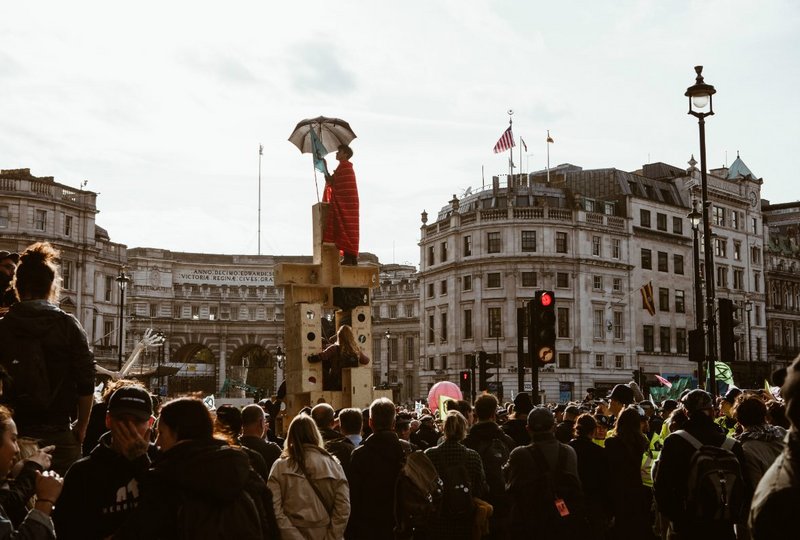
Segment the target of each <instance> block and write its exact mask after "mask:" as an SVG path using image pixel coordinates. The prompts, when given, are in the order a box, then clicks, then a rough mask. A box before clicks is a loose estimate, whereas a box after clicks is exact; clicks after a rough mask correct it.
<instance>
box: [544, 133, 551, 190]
mask: <svg viewBox="0 0 800 540" xmlns="http://www.w3.org/2000/svg"><path fill="white" fill-rule="evenodd" d="M545 144H546V145H547V183H548V185H549V184H550V130H549V129H548V130H547V140H546V141H545Z"/></svg>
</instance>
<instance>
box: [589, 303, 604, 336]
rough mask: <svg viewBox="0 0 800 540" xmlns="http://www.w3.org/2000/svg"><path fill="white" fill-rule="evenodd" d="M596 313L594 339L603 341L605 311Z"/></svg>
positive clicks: (598, 310)
mask: <svg viewBox="0 0 800 540" xmlns="http://www.w3.org/2000/svg"><path fill="white" fill-rule="evenodd" d="M593 313H594V324H593V325H592V328H593V330H594V338H595V339H603V337H605V326H606V325H605V320H604V315H605V310H603V309H595V310H594V311H593Z"/></svg>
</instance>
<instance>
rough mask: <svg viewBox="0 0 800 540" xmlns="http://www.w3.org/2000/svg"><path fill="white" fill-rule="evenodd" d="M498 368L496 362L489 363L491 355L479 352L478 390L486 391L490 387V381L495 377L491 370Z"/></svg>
mask: <svg viewBox="0 0 800 540" xmlns="http://www.w3.org/2000/svg"><path fill="white" fill-rule="evenodd" d="M494 367H497V366H496V364H495V363H494V362H490V361H489V355H488V354H486V351H480V352H478V386H479V388H478V390H486V389H488V387H489V384H488V381H489V379H491V378H492V377H494V373H491V371H490V370H491V369H492V368H494Z"/></svg>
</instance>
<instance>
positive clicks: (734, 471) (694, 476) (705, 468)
mask: <svg viewBox="0 0 800 540" xmlns="http://www.w3.org/2000/svg"><path fill="white" fill-rule="evenodd" d="M675 435H677V436H679V437H681V438H683V439H684V440H685V441H687V442H688V443H689V444H691V445H692V446H693V447H694V448H695V452H694V454H692V459H691V461H690V462H689V477H688V486H687V490H686V509H687V511H689V512H691V513H692V515H693V516H694V517H695V518H699V519H702V520H704V521H706V520H707V521H716V522H722V523H734V522H736V521H738V520H739V519H740V518H741V517H742V512H743V511H744V506H745V495H744V492H745V490H744V479H743V478H742V468H741V465H740V464H739V460H738V459H737V458H736V454H734V453H733V452H732V449H733V446H734V445H735V444H736V441H735V440H734V439H731V438H730V437H725V441H724V442H723V443H722V446H713V445H707V444H702V443H701V442H700V441H698V440H697V439H696V438H694V437H693V436H692V435H690V434H689V433H688V432H686V431H683V430H678V431H676V432H675Z"/></svg>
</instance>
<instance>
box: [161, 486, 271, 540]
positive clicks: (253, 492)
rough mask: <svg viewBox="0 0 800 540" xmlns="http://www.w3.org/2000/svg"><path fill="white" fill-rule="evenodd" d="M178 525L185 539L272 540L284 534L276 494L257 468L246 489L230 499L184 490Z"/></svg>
mask: <svg viewBox="0 0 800 540" xmlns="http://www.w3.org/2000/svg"><path fill="white" fill-rule="evenodd" d="M177 526H178V538H180V539H181V540H184V539H185V540H224V539H227V538H242V539H244V538H247V539H252V540H269V539H272V538H279V534H280V533H279V531H278V524H277V521H276V519H275V511H274V508H273V506H272V494H271V493H270V491H269V489H268V488H267V486H266V484H265V483H264V481H263V480H262V479H261V478H260V477H259V476H258V474H257V473H256V472H255V471H250V478H248V480H247V484H246V485H245V487H244V489H243V490H242V491H241V492H239V494H238V495H237V496H236V497H234V498H233V499H231V500H228V501H219V500H211V499H209V498H208V497H207V496H203V495H201V494H197V493H192V492H188V491H183V492H182V493H181V495H180V503H179V504H178V519H177Z"/></svg>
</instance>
